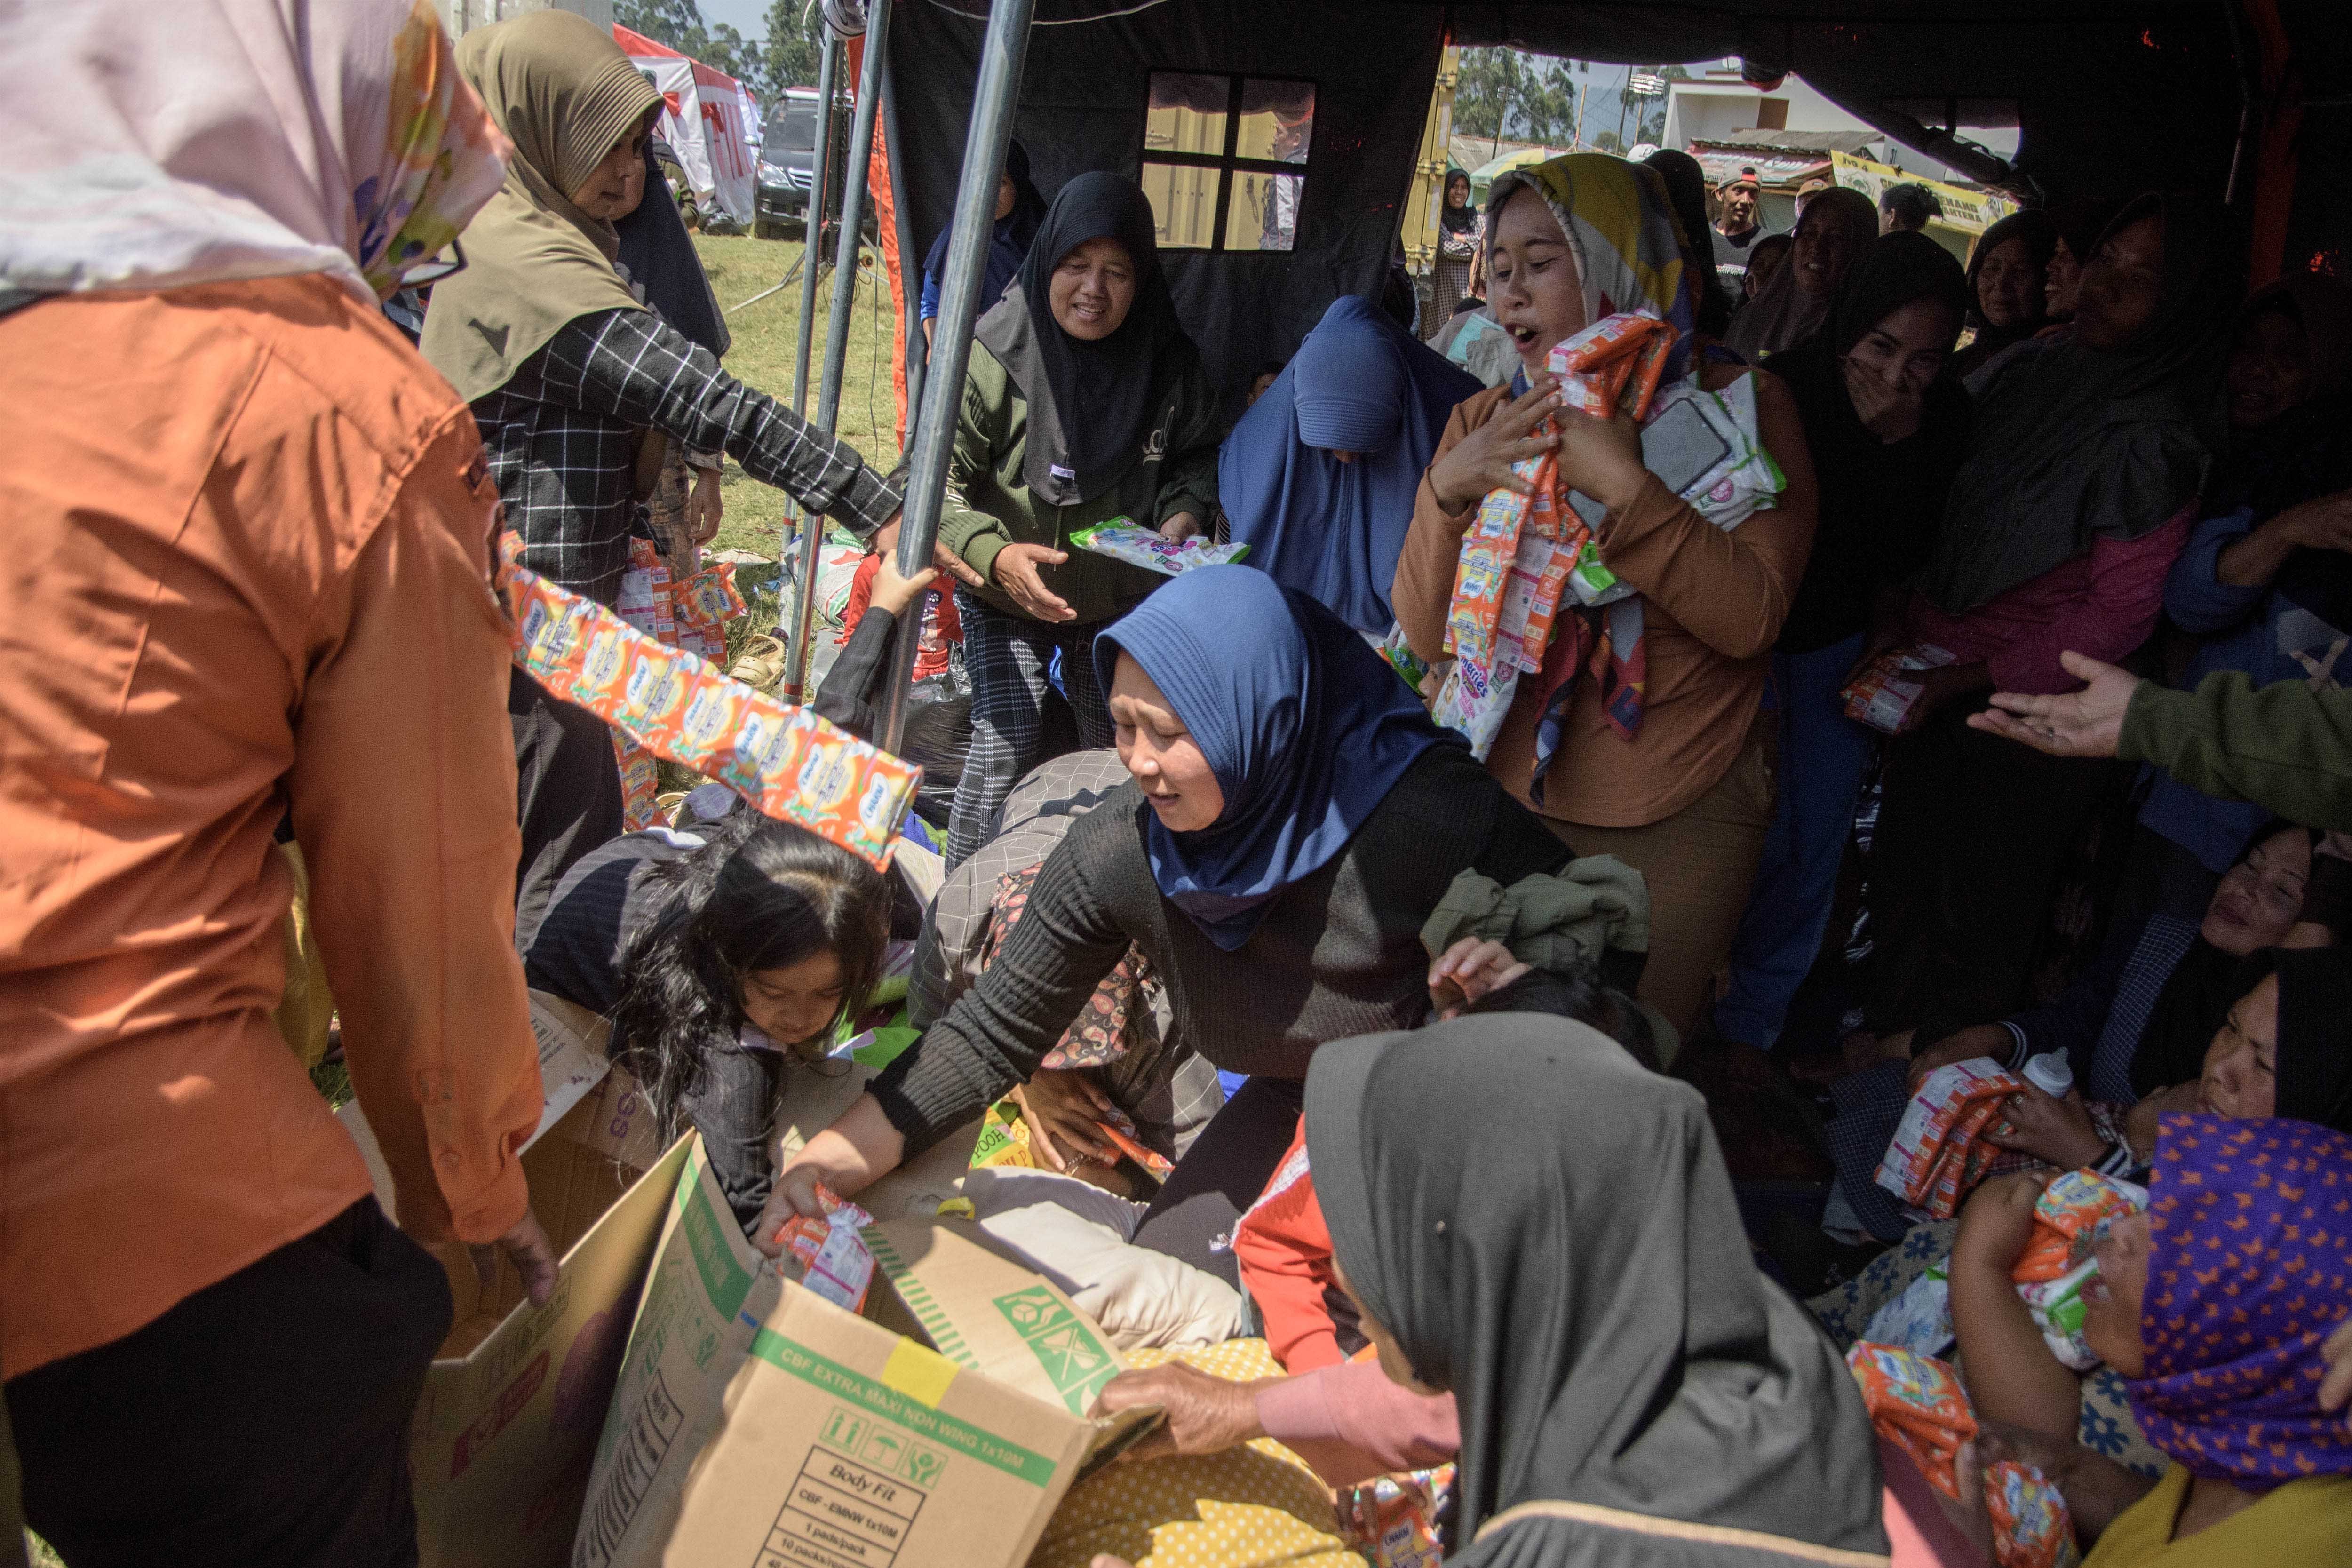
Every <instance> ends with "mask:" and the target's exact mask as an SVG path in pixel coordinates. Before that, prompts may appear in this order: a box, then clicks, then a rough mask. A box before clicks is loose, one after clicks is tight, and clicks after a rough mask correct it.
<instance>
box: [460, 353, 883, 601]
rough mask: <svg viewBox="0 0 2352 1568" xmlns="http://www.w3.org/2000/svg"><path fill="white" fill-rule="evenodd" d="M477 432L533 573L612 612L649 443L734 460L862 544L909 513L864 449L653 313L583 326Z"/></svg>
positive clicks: (497, 397) (497, 395)
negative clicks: (640, 453)
mask: <svg viewBox="0 0 2352 1568" xmlns="http://www.w3.org/2000/svg"><path fill="white" fill-rule="evenodd" d="M474 419H475V422H476V423H477V424H478V425H479V426H481V427H482V445H483V447H485V448H486V449H487V450H488V456H489V464H490V474H491V476H492V477H493V478H494V479H497V480H498V486H499V495H500V496H502V497H503V498H504V499H505V500H506V508H507V526H508V527H509V528H510V529H513V530H514V531H516V532H517V533H520V535H521V536H522V540H523V544H524V550H523V557H522V563H523V564H524V565H526V566H528V567H530V569H531V570H532V571H534V572H537V573H538V574H541V576H543V577H546V578H547V579H549V580H550V581H551V582H554V583H557V584H562V586H564V587H566V588H569V589H572V591H573V592H575V593H579V594H584V595H588V596H589V597H591V598H593V599H596V600H599V601H601V602H603V603H604V604H607V605H609V604H611V603H613V601H614V598H616V597H617V596H618V595H619V593H620V588H621V574H622V572H623V570H624V569H625V567H626V566H627V565H628V561H629V532H630V529H631V525H632V524H633V523H634V521H635V517H636V511H637V502H636V500H635V474H636V450H637V433H638V432H639V431H641V430H646V429H656V430H662V431H666V432H667V434H668V435H669V437H670V438H671V439H673V440H675V441H678V442H681V443H683V444H684V445H685V446H686V447H687V448H688V450H690V451H698V452H717V451H725V452H727V453H729V454H730V456H732V457H733V458H735V460H736V461H737V462H739V463H740V464H742V465H743V469H744V471H745V472H746V473H748V474H750V475H751V477H752V478H753V479H761V480H763V481H765V482H766V483H768V484H772V485H774V486H776V487H777V488H778V489H782V490H784V491H786V492H787V493H789V494H790V495H792V496H793V498H794V499H795V500H798V501H799V502H800V503H801V504H802V505H803V506H804V507H806V508H807V509H808V510H811V511H816V512H824V513H825V514H826V515H828V516H830V517H832V518H833V519H835V521H838V522H840V523H842V524H844V525H845V526H846V527H847V528H848V529H849V530H850V531H852V532H854V533H856V534H859V535H861V536H862V535H865V534H869V533H871V532H873V531H875V530H876V529H877V528H879V527H881V526H882V525H883V524H884V523H886V522H887V521H890V519H891V517H892V516H893V515H894V514H895V513H896V512H897V511H898V503H899V498H898V491H897V490H895V489H892V488H890V487H889V486H888V485H887V484H885V483H883V481H882V479H880V478H879V477H878V476H877V475H876V474H875V473H874V472H873V471H872V470H870V469H868V468H866V465H865V463H864V461H863V460H861V459H860V458H859V457H858V455H857V452H856V448H854V447H850V446H848V445H846V444H845V443H844V442H841V441H837V440H835V439H834V438H833V437H829V436H826V435H824V434H822V433H821V432H819V431H817V430H815V429H813V428H812V427H811V426H809V425H808V423H807V422H806V421H804V420H803V419H802V418H801V417H800V416H798V415H796V414H794V413H793V411H792V410H791V409H789V408H786V407H785V406H783V405H782V404H780V403H778V402H777V401H776V400H775V399H774V398H772V397H770V396H769V395H767V394H765V393H762V392H755V391H753V390H752V389H751V388H750V387H748V386H746V385H744V384H742V383H741V382H740V381H737V380H736V379H735V378H734V377H733V376H731V375H729V374H727V373H726V372H725V371H724V370H722V369H720V368H719V362H718V360H716V359H714V358H713V357H712V356H711V354H710V353H709V350H707V349H704V348H703V347H701V346H700V345H699V344H698V343H696V342H693V341H692V340H691V339H689V338H688V337H687V336H686V335H685V334H684V333H682V332H680V331H678V330H677V328H675V327H673V326H671V325H670V324H669V323H668V322H667V321H663V320H662V319H661V318H660V317H659V316H657V315H656V314H655V313H654V312H652V311H651V310H604V311H600V312H598V313H597V314H594V315H589V316H583V317H581V318H580V319H579V320H577V321H572V322H570V323H569V324H567V325H566V326H565V327H564V328H563V330H562V331H560V332H558V333H556V334H555V336H554V337H552V338H551V339H549V340H548V342H547V346H546V347H544V348H542V349H541V350H540V351H539V352H538V353H535V354H533V355H531V357H530V360H528V361H527V362H526V363H524V365H523V367H522V369H521V370H520V371H519V372H517V373H516V374H515V376H514V379H513V380H511V381H509V382H508V383H507V384H506V385H504V386H502V387H500V388H499V390H498V391H496V392H494V393H491V394H490V395H488V396H487V397H484V398H480V399H478V400H477V401H476V402H475V404H474Z"/></svg>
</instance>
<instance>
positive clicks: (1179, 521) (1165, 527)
mask: <svg viewBox="0 0 2352 1568" xmlns="http://www.w3.org/2000/svg"><path fill="white" fill-rule="evenodd" d="M1200 532H1201V520H1200V518H1199V517H1197V516H1196V515H1194V514H1193V513H1192V512H1189V511H1171V512H1170V513H1169V514H1168V521H1165V522H1163V523H1161V524H1160V538H1162V539H1169V540H1173V541H1175V542H1177V543H1179V544H1181V543H1183V542H1184V541H1186V540H1188V539H1192V538H1195V537H1197V536H1198V535H1199V534H1200Z"/></svg>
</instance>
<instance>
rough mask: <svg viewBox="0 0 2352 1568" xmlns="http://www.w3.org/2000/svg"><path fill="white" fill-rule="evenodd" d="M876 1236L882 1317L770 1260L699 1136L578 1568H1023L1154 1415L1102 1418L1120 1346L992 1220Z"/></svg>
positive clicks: (619, 1401)
mask: <svg viewBox="0 0 2352 1568" xmlns="http://www.w3.org/2000/svg"><path fill="white" fill-rule="evenodd" d="M866 1234H867V1236H868V1237H870V1238H871V1241H872V1244H873V1247H874V1250H875V1255H876V1259H877V1264H878V1265H879V1268H878V1269H877V1275H876V1278H875V1280H874V1285H873V1289H872V1290H871V1291H870V1292H869V1295H868V1299H867V1304H868V1310H869V1311H872V1312H874V1313H875V1314H876V1315H877V1317H879V1318H881V1319H882V1320H883V1321H880V1322H877V1321H869V1320H868V1319H866V1318H863V1317H859V1316H857V1315H855V1314H852V1313H850V1312H847V1311H845V1310H842V1309H841V1308H839V1307H836V1306H835V1305H833V1304H832V1303H831V1302H829V1301H827V1300H824V1299H823V1298H821V1297H818V1296H816V1295H814V1294H813V1293H811V1292H810V1291H807V1290H804V1289H801V1288H800V1287H799V1286H797V1285H793V1284H790V1283H788V1282H786V1281H785V1280H784V1279H782V1278H781V1277H780V1276H779V1275H778V1273H777V1272H776V1270H775V1269H774V1268H771V1267H766V1266H765V1262H764V1260H763V1259H762V1258H761V1257H760V1256H759V1254H757V1253H756V1252H755V1251H753V1250H752V1248H751V1246H750V1245H749V1244H748V1243H746V1242H745V1241H744V1240H743V1238H742V1237H741V1234H740V1232H739V1231H738V1230H737V1228H736V1227H735V1226H733V1225H732V1224H730V1222H729V1215H728V1212H727V1208H726V1205H725V1202H724V1199H723V1197H722V1196H721V1194H720V1193H719V1187H718V1184H717V1183H716V1182H715V1181H713V1180H712V1178H711V1175H710V1173H709V1167H708V1165H707V1164H706V1163H705V1162H704V1161H703V1159H702V1157H701V1155H700V1152H699V1150H697V1152H696V1154H695V1155H694V1156H693V1157H692V1158H691V1159H690V1160H689V1161H688V1165H687V1168H686V1171H685V1172H684V1173H683V1175H682V1177H681V1180H680V1186H679V1191H678V1194H677V1202H676V1203H675V1204H674V1205H671V1209H670V1213H669V1216H668V1219H667V1223H666V1225H665V1227H664V1230H663V1235H662V1241H661V1247H660V1250H659V1254H658V1256H657V1257H656V1260H655V1263H654V1268H653V1273H652V1276H651V1279H649V1280H648V1282H647V1285H646V1291H645V1299H644V1302H643V1305H642V1306H641V1307H640V1309H639V1310H638V1314H637V1321H636V1324H635V1327H634V1328H633V1329H632V1330H631V1331H630V1334H629V1346H628V1352H627V1354H626V1357H625V1362H624V1366H623V1370H622V1373H621V1378H620V1384H619V1386H618V1387H617V1388H616V1389H615V1390H614V1397H613V1405H612V1410H611V1413H610V1415H608V1416H607V1417H606V1420H605V1425H604V1436H603V1438H602V1440H601V1441H600V1442H599V1444H598V1447H597V1450H596V1462H595V1473H594V1478H593V1480H592V1481H591V1482H590V1486H589V1497H588V1507H587V1511H586V1513H585V1514H584V1515H583V1517H582V1519H581V1521H580V1533H579V1537H578V1539H577V1541H576V1542H575V1543H574V1547H573V1552H572V1563H573V1568H649V1565H651V1564H656V1563H660V1564H668V1565H673V1568H682V1565H685V1564H696V1565H700V1564H709V1563H741V1564H745V1565H747V1568H899V1565H903V1568H928V1565H930V1564H949V1563H952V1564H956V1565H957V1568H1019V1564H1021V1563H1024V1561H1025V1560H1026V1559H1027V1557H1028V1555H1029V1552H1030V1551H1031V1550H1032V1549H1033V1548H1034V1546H1035V1545H1036V1542H1037V1540H1038V1538H1039V1536H1040V1535H1042V1534H1043V1533H1044V1531H1045V1523H1046V1521H1047V1520H1048V1519H1049V1518H1050V1517H1051V1516H1052V1514H1053V1510H1054V1509H1055V1506H1056V1505H1057V1504H1058V1503H1059V1502H1060V1501H1061V1500H1062V1497H1063V1494H1064V1493H1066V1491H1067V1490H1068V1489H1069V1488H1070V1486H1071V1485H1072V1484H1073V1482H1074V1481H1076V1479H1078V1477H1079V1476H1080V1475H1081V1474H1083V1473H1085V1472H1086V1471H1087V1468H1089V1466H1090V1464H1097V1463H1102V1462H1107V1461H1108V1458H1111V1457H1113V1456H1114V1455H1115V1454H1116V1453H1117V1452H1118V1450H1119V1449H1120V1448H1122V1447H1125V1446H1127V1445H1128V1444H1129V1443H1132V1442H1133V1441H1135V1440H1136V1439H1137V1438H1139V1436H1142V1434H1143V1433H1144V1432H1146V1431H1148V1430H1149V1429H1150V1425H1151V1424H1152V1421H1153V1419H1154V1418H1153V1417H1152V1416H1151V1415H1149V1414H1146V1413H1130V1414H1129V1415H1125V1416H1123V1417H1121V1418H1118V1419H1117V1420H1114V1421H1109V1422H1104V1423H1097V1422H1095V1421H1093V1420H1091V1419H1089V1418H1088V1417H1087V1414H1086V1412H1087V1408H1088V1407H1089V1406H1090V1405H1092V1403H1093V1401H1094V1396H1095V1394H1097V1392H1099V1390H1100V1388H1101V1385H1102V1384H1104V1383H1105V1382H1107V1381H1108V1379H1109V1378H1110V1377H1111V1375H1113V1374H1114V1373H1116V1372H1118V1370H1119V1365H1120V1363H1119V1360H1118V1352H1116V1351H1114V1350H1113V1349H1112V1347H1111V1345H1110V1343H1109V1342H1108V1339H1107V1338H1106V1337H1105V1336H1104V1335H1103V1332H1102V1331H1101V1330H1100V1328H1098V1327H1097V1325H1096V1324H1095V1323H1094V1322H1093V1321H1091V1320H1089V1319H1088V1318H1087V1316H1086V1314H1084V1313H1083V1312H1081V1311H1079V1310H1077V1309H1076V1307H1074V1306H1073V1305H1071V1303H1070V1301H1069V1300H1068V1299H1067V1298H1066V1297H1065V1296H1064V1295H1063V1294H1062V1293H1061V1292H1060V1291H1059V1290H1057V1289H1055V1288H1054V1287H1053V1286H1052V1285H1050V1284H1048V1283H1047V1282H1046V1281H1045V1279H1042V1278H1041V1277H1039V1276H1038V1275H1036V1274H1034V1273H1032V1272H1030V1271H1029V1270H1028V1269H1026V1268H1022V1267H1021V1266H1019V1265H1018V1264H1015V1263H1013V1262H1011V1261H1009V1260H1007V1259H1006V1258H1002V1257H1000V1256H998V1255H997V1254H996V1253H995V1252H994V1251H992V1249H990V1248H989V1247H985V1246H984V1245H982V1243H980V1242H979V1241H978V1240H976V1239H975V1237H977V1235H978V1233H977V1231H976V1230H975V1229H972V1228H971V1227H969V1226H954V1225H948V1224H938V1225H933V1224H928V1223H925V1222H922V1221H919V1220H912V1219H902V1220H897V1221H893V1222H889V1223H887V1224H881V1223H877V1225H876V1226H872V1227H870V1228H869V1230H868V1231H867V1233H866ZM892 1325H896V1326H898V1327H903V1328H904V1329H905V1330H906V1331H907V1332H904V1333H902V1332H899V1331H894V1327H893V1326H892ZM917 1336H919V1338H918V1337H917ZM926 1341H927V1342H926Z"/></svg>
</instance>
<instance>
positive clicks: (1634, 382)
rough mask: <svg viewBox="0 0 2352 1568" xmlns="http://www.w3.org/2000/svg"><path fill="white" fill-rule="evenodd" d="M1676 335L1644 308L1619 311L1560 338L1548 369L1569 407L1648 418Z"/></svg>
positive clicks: (1595, 413) (1597, 414)
mask: <svg viewBox="0 0 2352 1568" xmlns="http://www.w3.org/2000/svg"><path fill="white" fill-rule="evenodd" d="M1677 335H1678V334H1677V333H1676V331H1675V327H1674V324H1673V323H1672V322H1670V321H1663V320H1661V319H1659V318H1658V317H1657V316H1654V315H1652V314H1651V313H1650V312H1648V311H1646V310H1643V311H1620V312H1619V313H1618V314H1616V315H1613V316H1603V317H1601V320H1599V321H1595V322H1593V323H1592V324H1591V326H1589V327H1586V328H1585V329H1584V330H1583V331H1579V332H1572V333H1570V335H1569V336H1567V337H1565V338H1562V339H1561V340H1560V341H1559V343H1557V344H1556V345H1554V347H1553V349H1552V351H1551V353H1550V354H1549V356H1548V357H1547V358H1546V359H1545V361H1544V368H1545V369H1547V370H1549V371H1550V372H1551V373H1552V374H1554V375H1556V376H1558V377H1559V387H1560V395H1561V399H1562V401H1564V402H1565V403H1566V404H1567V405H1568V406H1569V407H1570V408H1573V409H1576V410H1578V411H1579V412H1580V413H1584V414H1590V415H1591V416H1593V417H1594V418H1596V419H1611V418H1615V417H1617V416H1620V415H1624V416H1629V417H1631V418H1634V419H1646V418H1648V417H1649V415H1650V400H1651V399H1652V398H1653V397H1654V396H1655V395H1657V391H1658V381H1659V378H1660V377H1662V376H1663V375H1664V374H1665V369H1666V356H1667V355H1668V354H1669V353H1672V352H1673V351H1674V346H1675V337H1676V336H1677Z"/></svg>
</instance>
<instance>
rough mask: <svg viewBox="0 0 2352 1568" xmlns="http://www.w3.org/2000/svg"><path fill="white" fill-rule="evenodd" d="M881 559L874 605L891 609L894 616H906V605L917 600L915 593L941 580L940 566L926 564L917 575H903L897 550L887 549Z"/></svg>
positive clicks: (876, 576)
mask: <svg viewBox="0 0 2352 1568" xmlns="http://www.w3.org/2000/svg"><path fill="white" fill-rule="evenodd" d="M879 560H882V569H879V572H875V593H873V606H875V609H882V611H889V614H891V616H894V618H896V616H906V606H908V605H912V602H915V595H919V593H922V590H924V588H929V585H931V583H936V581H939V566H924V569H922V572H918V574H915V576H901V574H898V552H896V550H885V552H882V557H879Z"/></svg>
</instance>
